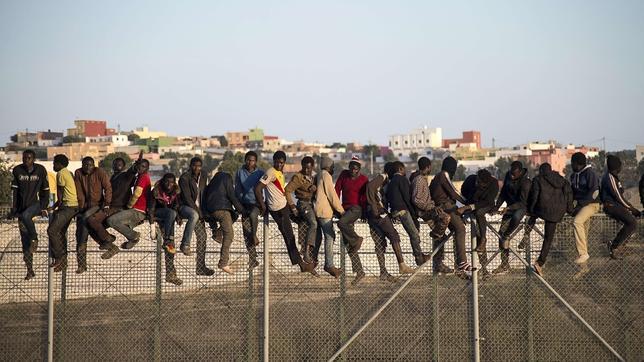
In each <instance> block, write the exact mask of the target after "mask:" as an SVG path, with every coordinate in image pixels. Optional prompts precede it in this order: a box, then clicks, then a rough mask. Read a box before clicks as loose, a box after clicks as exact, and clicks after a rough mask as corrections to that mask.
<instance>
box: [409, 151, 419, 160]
mask: <svg viewBox="0 0 644 362" xmlns="http://www.w3.org/2000/svg"><path fill="white" fill-rule="evenodd" d="M419 156H420V155H419V154H418V152H412V153H410V154H409V158H411V160H412V161H414V162H418V157H419Z"/></svg>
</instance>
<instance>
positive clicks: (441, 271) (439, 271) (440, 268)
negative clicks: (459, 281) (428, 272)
mask: <svg viewBox="0 0 644 362" xmlns="http://www.w3.org/2000/svg"><path fill="white" fill-rule="evenodd" d="M453 272H454V269H452V268H450V267H448V266H447V265H445V263H440V264H439V265H438V267H436V268H434V273H435V274H440V275H445V274H452V273H453Z"/></svg>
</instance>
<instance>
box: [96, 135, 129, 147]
mask: <svg viewBox="0 0 644 362" xmlns="http://www.w3.org/2000/svg"><path fill="white" fill-rule="evenodd" d="M85 142H87V143H111V144H112V145H113V146H115V147H124V146H129V145H130V141H129V140H128V138H127V136H126V135H123V134H114V135H110V136H98V137H85Z"/></svg>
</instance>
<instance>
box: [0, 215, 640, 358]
mask: <svg viewBox="0 0 644 362" xmlns="http://www.w3.org/2000/svg"><path fill="white" fill-rule="evenodd" d="M488 221H489V224H490V228H492V229H496V230H498V227H499V218H498V217H488ZM36 226H37V230H38V232H39V238H40V248H39V250H38V251H37V252H36V253H35V254H34V258H33V259H34V261H33V265H34V271H35V273H36V277H35V278H34V279H32V280H28V281H26V280H24V276H25V273H26V270H25V266H24V262H23V259H22V251H21V242H20V236H19V231H18V225H17V223H16V222H15V221H14V222H6V221H4V222H3V223H1V224H0V235H1V238H0V252H1V254H0V326H2V327H1V329H0V331H1V332H0V333H1V336H2V338H0V355H1V356H3V359H7V360H24V361H32V360H33V361H38V360H46V359H47V340H48V336H47V328H48V318H47V312H48V309H47V308H48V305H47V297H48V267H47V266H48V252H47V233H46V228H47V222H46V220H39V222H37V224H36ZM619 227H621V225H620V224H618V223H617V222H615V221H613V220H612V219H609V218H608V217H606V216H605V215H603V214H598V215H595V216H594V217H593V218H592V219H591V227H590V232H589V253H590V255H591V259H590V261H589V263H588V266H589V268H588V269H583V270H582V269H580V267H579V266H578V265H576V264H575V263H574V262H573V261H574V259H575V258H576V257H577V251H576V248H575V241H574V236H573V231H572V220H571V219H570V218H566V219H565V220H564V221H563V222H562V223H561V224H559V225H558V227H557V233H556V236H555V240H554V242H553V245H552V247H551V252H550V255H549V258H548V262H547V264H546V266H545V268H544V275H545V276H544V279H545V280H546V281H547V282H548V283H550V285H552V287H553V288H554V289H555V290H556V291H557V292H558V293H559V294H561V296H562V297H563V298H564V299H565V300H566V301H567V302H568V303H569V304H570V305H571V306H572V307H573V308H574V309H575V310H576V311H577V312H578V313H579V314H580V315H581V316H582V317H583V318H584V319H585V320H586V321H587V322H588V323H589V324H590V325H591V326H592V327H593V328H594V329H595V330H596V331H597V332H598V334H600V335H601V336H602V337H603V338H604V339H605V340H606V341H607V342H608V343H609V344H610V345H611V346H612V347H613V348H615V350H616V351H617V352H618V353H619V354H621V356H622V357H624V358H625V359H626V360H633V361H635V360H638V361H640V360H642V359H643V358H644V354H643V350H642V349H643V347H642V346H644V336H643V333H642V331H643V330H644V311H643V308H642V300H644V299H643V297H644V295H643V292H642V285H643V284H642V283H643V282H644V272H643V271H642V261H641V260H642V256H643V255H644V253H643V243H642V240H644V237H643V231H644V230H643V229H644V228H643V227H642V222H641V219H640V220H639V223H638V229H637V231H636V232H635V234H634V236H633V237H631V239H630V240H629V241H628V244H627V250H628V252H627V255H626V257H625V259H624V260H621V261H616V260H610V259H609V258H608V257H607V251H606V247H605V242H606V241H607V240H611V239H612V238H613V237H614V235H615V234H616V233H617V231H618V230H619ZM74 228H75V222H72V224H71V225H70V227H69V231H68V239H69V246H68V250H69V254H68V264H69V265H68V267H67V268H66V269H65V270H63V271H62V272H60V273H55V274H53V278H54V279H53V285H54V289H53V294H54V298H55V303H54V304H55V308H54V322H53V323H54V325H53V327H54V343H53V351H54V356H53V357H54V360H61V361H63V360H87V359H95V360H191V361H210V360H247V361H257V360H261V359H263V357H264V355H265V352H268V355H269V356H270V360H275V361H283V360H289V361H295V360H328V359H329V358H330V357H331V356H333V355H334V353H336V351H338V349H339V348H340V347H341V346H342V345H343V344H344V343H345V342H346V341H347V340H348V338H350V337H351V336H352V335H353V334H354V333H355V332H356V331H358V330H359V329H360V328H361V327H362V326H363V325H364V324H365V323H366V322H367V321H368V320H369V318H370V317H372V316H373V315H374V313H376V312H377V311H378V310H379V309H380V308H381V307H382V306H383V303H385V302H386V301H387V300H388V299H389V298H390V297H391V296H392V295H393V294H394V293H396V292H397V291H399V289H401V286H402V285H403V283H406V282H407V281H408V279H409V278H410V277H411V276H410V275H399V274H398V264H397V262H396V259H395V257H394V255H393V252H392V251H391V246H390V245H388V246H387V253H386V254H385V260H386V267H387V269H388V271H389V273H391V274H392V275H393V276H394V277H395V278H394V279H393V280H392V281H382V280H381V279H380V277H379V276H380V268H379V265H378V262H377V258H376V255H375V252H374V243H373V240H372V238H371V235H370V231H369V227H368V225H367V224H364V223H360V222H358V223H356V230H357V232H358V234H360V235H361V236H362V237H364V243H363V245H362V248H361V250H360V253H359V254H360V257H361V259H362V264H363V267H364V271H365V273H366V277H365V278H364V279H363V280H362V281H361V282H360V283H358V284H357V285H352V284H351V280H352V279H353V278H354V273H353V272H352V270H351V262H350V260H349V257H348V256H347V255H346V250H345V248H344V247H343V246H341V244H342V243H341V242H340V232H339V230H338V229H337V227H336V234H337V238H336V242H335V254H336V255H335V262H336V266H338V267H340V268H341V269H343V271H344V273H343V275H342V276H341V277H340V278H339V279H335V278H333V277H331V276H330V275H329V274H327V273H325V272H324V271H323V270H322V266H323V260H324V253H323V250H324V246H322V247H321V250H320V256H319V259H320V265H319V266H318V267H317V271H318V273H319V274H320V275H319V276H318V277H316V276H313V275H311V274H308V273H300V271H299V268H298V267H297V266H292V265H291V263H290V260H289V257H288V254H287V253H286V248H285V245H284V241H283V238H282V236H281V234H280V233H279V231H278V229H277V227H276V225H275V224H274V223H272V222H271V223H269V224H268V226H267V232H266V237H265V238H264V237H263V235H262V234H263V230H262V228H261V227H260V229H259V230H258V237H259V238H260V240H262V243H261V245H260V246H258V250H257V251H258V253H259V257H258V260H259V261H260V263H261V265H260V266H259V267H257V268H255V269H254V270H252V271H248V269H247V263H248V253H247V251H246V248H245V245H244V242H243V237H242V230H241V223H239V222H237V223H235V224H234V232H235V239H234V242H233V245H232V247H231V265H232V267H233V269H234V270H235V273H234V274H233V275H229V274H226V273H223V272H221V271H220V270H219V269H217V268H216V264H217V261H218V260H219V249H220V244H217V243H215V242H214V241H213V240H212V239H211V238H210V230H208V238H207V240H208V241H207V245H208V247H207V254H206V265H207V266H208V267H210V268H212V269H214V270H215V274H214V275H213V276H197V275H196V274H195V267H196V264H195V256H191V257H188V256H184V255H182V254H181V253H180V252H177V254H176V257H175V266H176V270H177V276H178V277H179V278H181V279H182V280H183V285H181V286H175V285H173V284H169V283H166V282H165V268H164V257H163V252H162V251H161V247H160V245H161V244H160V240H151V239H150V238H149V226H148V224H147V223H145V224H142V225H140V226H139V227H137V230H139V231H140V232H141V235H142V240H141V242H139V244H138V245H137V246H136V247H135V248H134V249H131V250H121V251H120V252H119V253H118V254H117V255H116V256H114V257H113V258H112V259H110V260H102V259H101V258H100V254H101V253H102V251H99V250H98V246H97V244H96V243H94V242H93V241H92V240H91V238H90V240H89V242H88V251H87V264H88V270H87V271H86V272H85V273H83V274H76V273H75V271H76V257H75V252H74V250H75V244H76V242H75V240H74ZM396 229H397V230H398V232H399V234H400V237H401V246H402V249H403V252H404V256H405V260H406V263H407V264H408V265H410V266H411V265H413V264H414V262H413V261H414V258H413V256H412V253H411V246H410V242H409V238H408V236H407V234H406V233H405V231H404V229H403V228H402V226H401V225H398V224H397V225H396ZM294 230H295V234H296V236H298V234H299V235H300V238H301V237H302V235H303V234H304V231H305V230H298V227H297V225H296V224H294ZM470 230H471V229H470V225H467V226H466V231H467V237H466V244H467V248H468V258H471V256H472V254H471V252H470V251H471V242H473V240H472V239H471V232H470ZM541 230H543V225H542V224H540V223H537V225H536V230H534V231H533V232H532V233H531V234H530V237H529V240H530V242H529V243H528V245H527V246H526V247H525V249H522V250H520V249H518V247H517V244H518V243H519V241H520V240H521V239H522V237H523V233H524V229H523V227H521V228H520V229H519V230H518V232H517V234H516V235H515V236H514V238H513V239H512V241H511V247H512V249H513V251H515V252H516V253H517V255H519V256H521V258H523V259H525V260H526V261H527V262H528V263H531V262H532V261H534V260H536V258H537V256H538V253H539V250H540V247H541V243H542V235H541V234H540V231H541ZM490 231H491V230H490ZM182 232H183V227H182V226H177V227H176V231H175V235H177V236H179V238H180V235H181V234H182ZM420 234H421V239H422V248H423V251H424V252H426V253H430V252H431V249H432V242H431V239H430V237H429V227H428V226H427V225H422V226H421V231H420ZM146 235H147V238H146V237H145V236H146ZM117 238H118V239H117V241H116V244H117V245H120V243H121V242H123V241H124V239H123V238H122V236H120V235H117ZM194 243H195V241H194V236H193V245H194ZM497 247H498V245H497V243H496V242H495V238H494V237H493V233H492V232H488V255H489V258H490V262H489V264H488V265H487V269H488V270H493V269H494V268H495V267H496V266H498V264H499V263H500V255H499V254H497V253H496V251H497V249H496V248H497ZM264 248H268V250H269V255H270V264H269V268H268V270H269V274H268V279H269V281H270V282H269V286H270V289H269V293H268V295H265V293H264V282H263V280H264V272H263V264H264V262H263V260H264V259H263V254H264ZM445 251H446V253H445V263H446V264H447V265H449V266H450V267H454V251H453V245H452V239H449V240H448V241H447V243H446V244H445ZM510 264H511V266H512V270H511V272H510V273H509V274H505V275H491V276H483V275H481V274H480V273H479V282H478V293H479V316H480V317H479V320H480V337H481V339H480V353H481V354H480V355H481V359H482V360H484V361H495V360H530V361H532V360H538V361H558V360H580V361H582V360H583V361H587V360H615V359H616V357H615V356H614V355H613V354H611V353H610V352H609V350H608V349H607V348H606V347H605V346H604V345H603V344H602V343H601V342H600V341H599V340H598V338H596V337H595V336H594V335H593V334H592V333H590V332H589V330H588V329H587V328H586V327H585V326H584V325H583V324H582V323H580V321H579V320H578V319H577V318H575V317H574V316H573V314H572V313H571V312H570V311H569V310H568V309H566V308H565V307H564V306H563V304H562V303H561V302H560V301H559V300H558V299H557V298H555V297H554V296H553V295H552V293H551V292H549V291H548V290H547V289H546V288H545V287H544V285H543V284H542V283H541V282H540V281H539V280H537V278H536V277H535V276H534V275H533V274H532V272H530V271H529V270H528V269H526V267H525V266H524V264H523V263H522V262H521V260H520V259H519V258H518V257H517V256H516V255H514V254H513V253H511V254H510ZM414 267H415V265H414ZM580 271H581V272H580ZM412 278H413V279H412V280H411V281H409V283H408V284H407V285H406V286H405V287H404V288H402V289H401V290H400V291H399V294H398V295H397V296H396V298H394V299H393V301H391V303H390V304H389V305H388V306H387V307H386V308H385V309H384V310H383V311H382V313H380V314H379V315H378V316H377V318H375V319H374V320H373V323H371V324H369V325H368V326H367V327H366V328H365V329H364V331H363V332H362V333H361V334H359V335H358V336H357V337H356V338H355V339H354V340H353V341H352V343H350V344H349V345H348V347H346V349H344V351H343V352H342V353H341V354H340V356H339V359H341V360H370V361H371V360H419V361H428V360H434V361H437V360H445V361H462V360H469V359H472V357H473V343H472V342H473V338H474V334H473V310H472V308H473V305H472V293H473V289H472V282H471V281H466V280H463V279H461V278H458V277H457V276H455V275H434V274H433V273H432V272H431V267H430V266H425V267H423V268H422V269H421V270H419V271H417V272H416V273H415V274H413V277H412ZM266 300H269V305H268V306H269V308H270V318H269V331H270V337H269V344H268V345H269V350H268V351H264V350H263V345H264V344H263V341H264V339H263V338H264V337H263V336H264V334H265V333H264V332H265V331H264V327H263V321H264V315H263V310H264V303H265V301H266Z"/></svg>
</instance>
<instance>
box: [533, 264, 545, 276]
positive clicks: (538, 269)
mask: <svg viewBox="0 0 644 362" xmlns="http://www.w3.org/2000/svg"><path fill="white" fill-rule="evenodd" d="M532 270H534V272H535V273H536V274H539V276H540V277H542V278H543V267H542V266H541V265H539V263H534V264H532Z"/></svg>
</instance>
